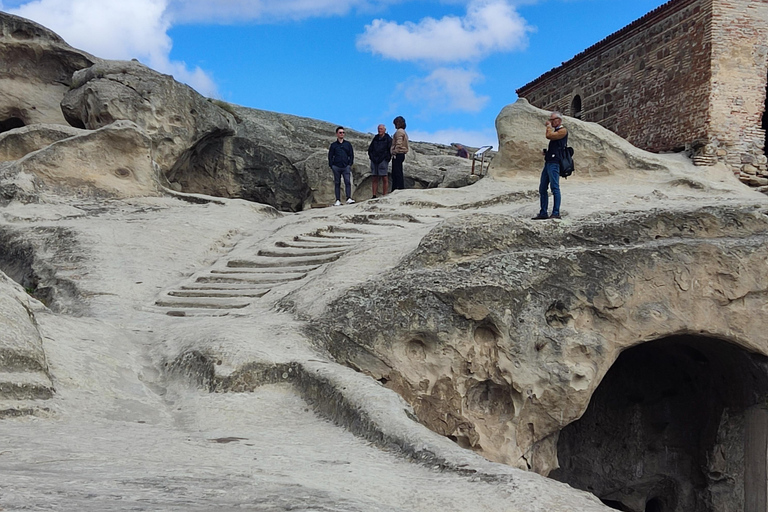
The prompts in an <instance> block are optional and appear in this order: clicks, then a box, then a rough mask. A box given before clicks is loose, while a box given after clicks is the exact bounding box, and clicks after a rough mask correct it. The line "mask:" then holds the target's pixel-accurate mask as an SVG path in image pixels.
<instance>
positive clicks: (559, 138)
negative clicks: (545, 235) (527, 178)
mask: <svg viewBox="0 0 768 512" xmlns="http://www.w3.org/2000/svg"><path fill="white" fill-rule="evenodd" d="M544 125H545V126H546V132H545V137H547V140H549V146H548V147H547V149H545V150H544V151H543V153H544V170H542V171H541V180H540V181H539V203H540V205H541V209H540V210H539V214H538V215H536V216H535V217H534V218H533V220H544V219H559V218H560V154H561V152H562V151H563V149H564V148H566V147H567V146H568V130H567V129H566V128H565V126H563V116H562V114H560V112H557V111H555V112H552V113H551V114H550V116H549V121H547V122H546V123H544ZM548 188H551V189H552V200H553V202H554V205H553V206H552V215H549V216H547V203H548V199H547V198H548V195H547V189H548Z"/></svg>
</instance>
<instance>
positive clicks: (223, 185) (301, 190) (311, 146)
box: [168, 102, 477, 211]
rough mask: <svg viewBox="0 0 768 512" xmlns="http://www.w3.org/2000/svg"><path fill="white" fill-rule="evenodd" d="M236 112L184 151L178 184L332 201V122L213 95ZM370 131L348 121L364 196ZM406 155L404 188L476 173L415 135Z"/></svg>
mask: <svg viewBox="0 0 768 512" xmlns="http://www.w3.org/2000/svg"><path fill="white" fill-rule="evenodd" d="M216 103H217V104H219V105H221V106H222V107H223V108H225V109H226V110H227V111H229V112H231V113H232V114H233V115H234V116H235V118H236V119H237V133H236V134H235V135H234V136H232V137H222V138H212V139H210V140H207V141H205V143H204V144H201V145H200V146H199V147H196V148H194V149H193V150H191V151H189V152H188V153H187V154H186V155H185V158H184V159H182V160H181V161H180V162H179V163H178V164H177V165H176V166H175V167H174V169H173V170H172V171H171V172H170V174H169V175H168V178H169V180H170V181H171V182H172V183H178V184H179V187H178V188H179V189H181V190H184V191H188V192H196V193H203V194H210V195H216V196H222V197H241V198H243V199H248V200H251V201H257V202H260V203H265V204H270V205H272V206H274V207H276V208H278V209H280V210H285V211H299V210H302V209H306V208H309V207H311V206H312V204H316V203H319V204H324V205H327V204H331V203H333V201H334V191H333V177H332V174H331V171H330V169H329V167H328V146H330V144H331V142H333V141H334V140H335V135H334V133H335V130H336V125H333V124H331V123H327V122H323V121H318V120H315V119H309V118H306V117H298V116H292V115H287V114H278V113H275V112H267V111H264V110H256V109H251V108H244V107H240V106H237V105H231V104H226V103H222V102H216ZM372 138H373V134H365V133H361V132H358V131H355V130H352V129H349V128H347V130H346V140H348V141H349V142H351V143H352V146H353V148H354V150H355V164H354V165H353V167H352V174H353V183H354V184H355V187H354V191H353V197H354V198H355V199H357V200H362V199H368V198H370V197H371V192H370V181H369V180H370V161H369V160H368V145H369V144H370V142H371V139H372ZM411 147H412V151H411V152H410V153H409V154H408V156H407V158H406V161H407V163H406V165H405V174H406V185H407V186H408V187H409V188H435V187H461V186H466V185H469V184H471V183H474V181H476V179H477V177H471V176H470V167H471V163H470V162H469V161H468V160H466V159H461V158H458V157H456V156H454V155H453V150H452V148H450V147H449V146H442V145H439V144H430V143H423V142H414V143H412V144H411Z"/></svg>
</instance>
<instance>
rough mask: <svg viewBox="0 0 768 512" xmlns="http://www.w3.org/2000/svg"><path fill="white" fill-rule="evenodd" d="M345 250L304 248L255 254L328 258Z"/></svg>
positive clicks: (279, 256) (271, 250)
mask: <svg viewBox="0 0 768 512" xmlns="http://www.w3.org/2000/svg"><path fill="white" fill-rule="evenodd" d="M346 250H347V248H346V247H345V248H342V249H340V248H338V247H335V248H332V249H320V248H318V249H305V248H293V247H283V248H275V249H260V250H259V252H257V253H256V254H257V255H258V256H265V257H268V258H304V257H307V256H328V255H331V254H339V253H342V252H344V251H346Z"/></svg>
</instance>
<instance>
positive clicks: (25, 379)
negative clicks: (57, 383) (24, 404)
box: [0, 372, 54, 400]
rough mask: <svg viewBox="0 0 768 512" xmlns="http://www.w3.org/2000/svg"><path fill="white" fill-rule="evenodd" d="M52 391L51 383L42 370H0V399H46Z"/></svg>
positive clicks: (50, 395)
mask: <svg viewBox="0 0 768 512" xmlns="http://www.w3.org/2000/svg"><path fill="white" fill-rule="evenodd" d="M53 393H54V389H53V383H52V382H51V379H50V378H49V377H48V375H46V374H45V373H43V372H0V400H46V399H48V398H51V397H52V396H53Z"/></svg>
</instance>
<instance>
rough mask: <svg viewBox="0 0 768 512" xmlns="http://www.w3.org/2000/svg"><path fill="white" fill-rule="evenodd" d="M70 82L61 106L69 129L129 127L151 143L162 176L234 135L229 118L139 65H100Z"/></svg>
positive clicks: (187, 89) (188, 90) (169, 78)
mask: <svg viewBox="0 0 768 512" xmlns="http://www.w3.org/2000/svg"><path fill="white" fill-rule="evenodd" d="M72 81H73V83H72V89H71V90H70V91H69V92H67V94H66V95H65V96H64V98H63V99H62V101H61V109H62V111H63V112H64V117H65V118H66V119H67V121H69V123H70V124H71V125H72V126H77V127H79V128H86V129H89V130H95V129H97V128H102V127H104V126H107V125H109V124H111V123H113V122H115V121H118V120H127V121H132V122H134V123H136V124H137V125H139V126H140V127H141V129H142V130H144V131H145V132H146V133H147V134H148V135H149V136H150V138H151V139H152V145H153V148H154V158H155V161H156V162H157V164H158V165H159V166H160V168H161V169H162V170H164V171H167V170H169V169H170V168H171V167H173V166H174V165H175V164H176V162H177V161H178V159H179V158H180V157H181V155H182V154H184V153H185V152H187V151H192V150H194V148H195V146H196V145H198V144H201V143H203V141H205V140H207V139H210V138H217V137H223V136H226V135H229V134H231V133H232V132H233V130H234V126H235V121H234V119H233V118H232V115H231V114H229V113H228V112H225V111H224V110H222V109H220V108H218V107H217V106H216V105H214V104H213V103H211V102H210V101H207V100H206V99H205V98H203V97H202V96H201V95H200V94H198V93H197V92H195V91H194V90H193V89H192V88H191V87H189V86H187V85H184V84H180V83H179V82H177V81H175V80H174V79H173V77H172V76H169V75H163V74H161V73H158V72H157V71H154V70H152V69H149V68H147V67H146V66H144V65H142V64H140V63H139V62H134V61H130V62H125V61H102V62H99V63H97V64H94V65H93V66H91V67H89V68H87V69H81V70H79V71H77V72H76V73H75V74H74V76H73V78H72Z"/></svg>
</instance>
